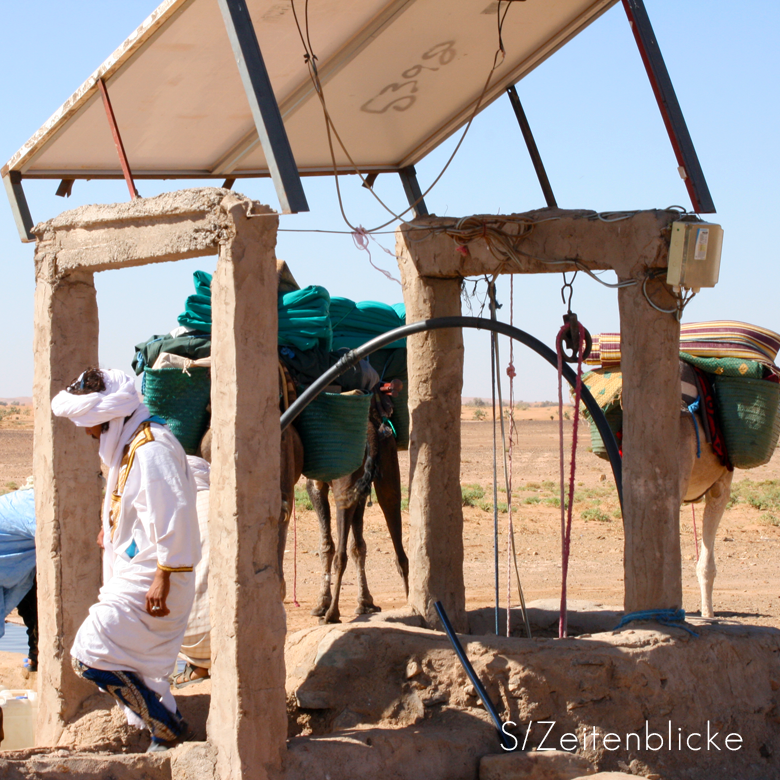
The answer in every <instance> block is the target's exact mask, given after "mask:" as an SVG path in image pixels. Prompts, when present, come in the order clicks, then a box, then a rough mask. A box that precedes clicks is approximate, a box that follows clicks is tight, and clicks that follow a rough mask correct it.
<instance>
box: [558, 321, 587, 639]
mask: <svg viewBox="0 0 780 780" xmlns="http://www.w3.org/2000/svg"><path fill="white" fill-rule="evenodd" d="M577 324H578V326H579V344H578V347H579V348H578V350H577V355H578V359H577V382H576V384H575V387H574V422H573V426H572V443H571V468H570V472H569V505H568V507H566V503H565V501H564V484H565V475H564V463H563V346H562V342H563V336H564V334H565V333H566V331H568V330H569V325H568V324H567V325H564V326H563V327H562V328H561V329H560V331H559V332H558V338H557V339H556V341H555V346H556V349H557V352H558V431H559V436H558V438H559V443H560V467H561V469H560V470H561V613H560V617H559V620H558V637H559V638H561V639H562V638H563V637H565V636H567V629H568V616H567V612H566V580H567V577H568V574H569V550H570V548H571V520H572V511H573V510H574V475H575V471H576V461H577V429H578V427H579V414H578V412H579V408H580V396H581V394H582V353H583V351H584V349H585V328H584V327H583V326H582V323H579V322H578V323H577Z"/></svg>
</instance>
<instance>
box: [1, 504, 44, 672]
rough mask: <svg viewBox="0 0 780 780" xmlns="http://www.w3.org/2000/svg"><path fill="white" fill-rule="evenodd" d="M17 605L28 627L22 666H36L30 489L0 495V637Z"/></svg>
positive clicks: (35, 604)
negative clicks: (6, 620) (26, 651)
mask: <svg viewBox="0 0 780 780" xmlns="http://www.w3.org/2000/svg"><path fill="white" fill-rule="evenodd" d="M14 608H16V609H17V610H18V611H19V615H20V617H21V618H22V620H24V624H25V626H26V627H27V644H28V648H29V656H28V658H27V659H26V660H25V669H26V670H27V671H29V672H34V671H37V669H38V601H37V590H36V587H35V494H34V493H33V491H32V490H31V489H25V490H14V491H13V492H12V493H6V494H5V495H3V496H0V615H2V618H3V620H2V621H0V637H2V636H3V635H4V634H5V618H6V617H7V616H8V615H9V614H10V613H11V611H12V610H13V609H14Z"/></svg>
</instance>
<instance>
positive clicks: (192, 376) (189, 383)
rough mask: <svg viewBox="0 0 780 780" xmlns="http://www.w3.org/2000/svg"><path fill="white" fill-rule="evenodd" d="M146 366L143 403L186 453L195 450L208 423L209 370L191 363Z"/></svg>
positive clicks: (209, 398) (194, 451) (190, 453)
mask: <svg viewBox="0 0 780 780" xmlns="http://www.w3.org/2000/svg"><path fill="white" fill-rule="evenodd" d="M187 370H188V372H189V373H185V372H184V371H182V370H181V369H180V368H147V369H146V371H144V379H143V394H144V403H145V404H146V405H147V406H148V407H149V411H150V412H151V413H152V414H156V415H158V416H160V417H162V418H163V419H164V420H165V422H166V423H167V425H168V427H169V428H170V429H171V432H172V433H173V435H174V436H175V437H176V438H177V439H178V440H179V441H180V442H181V446H182V447H184V451H185V452H186V453H187V454H188V455H194V454H195V453H196V452H197V450H198V445H199V444H200V440H201V439H202V438H203V434H204V433H206V430H207V429H208V427H209V417H210V415H209V402H210V400H211V371H210V370H209V369H208V368H201V367H193V368H189V369H187Z"/></svg>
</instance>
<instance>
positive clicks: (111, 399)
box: [51, 368, 148, 466]
mask: <svg viewBox="0 0 780 780" xmlns="http://www.w3.org/2000/svg"><path fill="white" fill-rule="evenodd" d="M100 373H101V374H102V375H103V382H104V383H105V385H106V389H105V390H102V391H101V392H99V393H87V394H86V395H74V394H73V393H69V392H68V391H67V390H62V391H61V392H59V393H57V395H55V396H54V398H53V399H52V402H51V409H52V411H53V412H54V414H55V415H56V416H57V417H67V418H68V419H69V420H71V421H72V422H73V423H75V424H76V425H78V426H79V427H81V428H92V427H94V426H95V425H102V424H103V423H108V424H109V426H108V431H106V432H105V433H103V434H102V435H101V437H100V457H101V459H102V460H103V462H104V463H105V464H106V465H107V466H111V465H112V460H113V456H114V453H115V452H116V448H117V445H118V444H119V440H120V437H121V435H122V429H123V427H124V421H125V418H126V417H130V416H131V415H134V414H135V413H136V412H137V411H139V407H143V412H142V414H143V413H145V414H146V415H147V416H148V411H147V410H146V407H144V405H143V403H142V402H141V399H140V398H139V396H138V391H137V390H136V389H135V380H134V379H133V378H132V377H131V376H128V375H127V374H126V373H125V372H124V371H119V370H118V369H116V368H108V369H101V370H100ZM83 376H84V375H83V374H82V375H81V376H80V377H79V380H80V379H81V378H82V377H83ZM79 380H76V381H79Z"/></svg>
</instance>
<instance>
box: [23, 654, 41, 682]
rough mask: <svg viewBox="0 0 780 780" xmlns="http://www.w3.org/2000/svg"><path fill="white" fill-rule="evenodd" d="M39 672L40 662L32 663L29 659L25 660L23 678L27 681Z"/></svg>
mask: <svg viewBox="0 0 780 780" xmlns="http://www.w3.org/2000/svg"><path fill="white" fill-rule="evenodd" d="M37 671H38V662H37V661H32V660H31V659H29V658H25V659H24V663H23V664H22V677H24V679H25V680H27V679H29V677H30V675H31V674H32V673H33V672H37Z"/></svg>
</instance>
